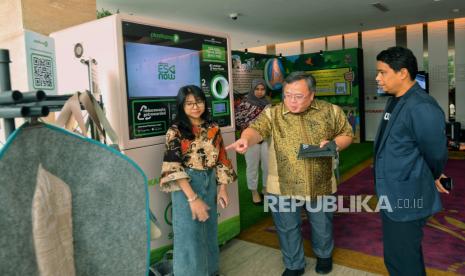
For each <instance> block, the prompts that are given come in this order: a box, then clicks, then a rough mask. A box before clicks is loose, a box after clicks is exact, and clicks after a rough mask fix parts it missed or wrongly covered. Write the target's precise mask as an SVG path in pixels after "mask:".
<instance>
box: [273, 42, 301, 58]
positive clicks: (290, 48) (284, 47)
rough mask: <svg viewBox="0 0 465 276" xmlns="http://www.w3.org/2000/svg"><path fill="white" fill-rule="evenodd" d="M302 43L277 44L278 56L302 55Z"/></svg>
mask: <svg viewBox="0 0 465 276" xmlns="http://www.w3.org/2000/svg"><path fill="white" fill-rule="evenodd" d="M301 53H302V51H301V50H300V41H293V42H287V43H279V44H276V55H277V56H278V55H279V54H282V55H283V56H294V55H300V54H301Z"/></svg>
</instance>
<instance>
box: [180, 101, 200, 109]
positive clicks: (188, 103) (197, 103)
mask: <svg viewBox="0 0 465 276" xmlns="http://www.w3.org/2000/svg"><path fill="white" fill-rule="evenodd" d="M194 105H195V106H196V107H198V108H200V107H204V106H205V102H202V101H198V102H185V103H184V106H185V107H188V108H194Z"/></svg>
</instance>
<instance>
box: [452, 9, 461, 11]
mask: <svg viewBox="0 0 465 276" xmlns="http://www.w3.org/2000/svg"><path fill="white" fill-rule="evenodd" d="M459 11H460V9H453V10H452V12H459Z"/></svg>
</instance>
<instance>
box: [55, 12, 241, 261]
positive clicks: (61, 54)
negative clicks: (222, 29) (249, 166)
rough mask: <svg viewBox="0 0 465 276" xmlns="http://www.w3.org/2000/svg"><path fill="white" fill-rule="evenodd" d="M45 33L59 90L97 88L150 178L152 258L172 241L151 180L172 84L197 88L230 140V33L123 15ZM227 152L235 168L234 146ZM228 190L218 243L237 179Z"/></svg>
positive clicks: (166, 208)
mask: <svg viewBox="0 0 465 276" xmlns="http://www.w3.org/2000/svg"><path fill="white" fill-rule="evenodd" d="M51 36H52V37H53V38H54V39H55V49H56V50H55V51H56V62H57V75H58V91H59V92H60V93H71V92H73V91H84V90H89V89H92V91H93V92H94V93H95V94H100V95H101V99H102V102H103V106H104V109H105V111H106V114H107V117H108V119H109V121H110V123H111V125H112V127H113V128H114V129H115V131H116V132H117V134H118V136H119V147H120V149H121V150H122V151H123V153H124V154H126V155H127V156H129V157H130V158H131V159H133V160H134V161H135V162H136V163H137V164H138V165H139V166H140V167H141V168H142V169H143V170H144V172H145V174H146V175H147V177H148V179H149V192H150V207H151V209H152V211H153V212H154V214H155V216H156V218H157V220H158V222H159V224H160V226H161V227H160V228H161V231H162V237H161V238H159V239H156V240H153V241H152V242H151V248H152V256H157V253H160V252H163V251H164V250H166V248H167V247H169V246H171V244H172V239H173V232H172V228H171V202H170V196H169V194H165V193H163V192H161V191H160V189H159V186H158V182H159V179H160V172H161V164H162V159H163V153H164V149H165V144H164V143H165V133H166V131H167V129H168V127H169V126H170V125H171V123H172V121H173V119H174V118H175V116H176V99H175V97H176V94H177V92H178V89H179V88H180V87H181V86H184V85H187V84H195V85H198V86H200V87H201V88H202V90H203V91H204V93H205V95H206V97H207V108H208V109H209V110H210V114H211V115H212V117H213V120H214V121H216V122H217V123H218V124H219V125H220V126H221V132H222V135H223V138H224V142H225V144H226V145H228V144H230V143H232V142H233V141H234V140H235V138H234V117H233V116H234V114H233V109H232V108H233V107H232V104H233V96H232V93H231V92H232V91H233V90H232V87H231V83H230V80H231V79H232V78H231V63H230V60H231V57H230V44H229V43H230V42H229V38H228V36H227V35H225V34H221V33H216V32H212V31H206V30H197V29H195V30H194V29H192V28H191V27H187V26H182V25H174V24H171V23H170V24H167V23H163V22H159V21H157V20H152V19H147V18H140V17H134V16H129V15H123V14H117V15H113V16H109V17H105V18H102V19H99V20H96V21H92V22H88V23H85V24H82V25H78V26H75V27H71V28H68V29H65V30H62V31H59V32H55V33H53V34H51ZM86 63H87V64H86ZM88 66H90V67H91V68H90V69H91V70H89V67H88ZM89 79H91V80H92V81H91V82H89ZM228 155H229V157H230V159H231V160H232V162H233V165H234V167H235V168H237V167H236V156H235V154H234V152H228ZM128 192H130V191H128ZM228 192H229V194H230V199H231V205H230V206H229V207H228V208H226V209H221V208H219V214H218V216H219V227H218V231H219V242H220V244H221V243H224V242H225V241H227V240H229V239H231V238H233V237H234V236H236V235H237V234H238V233H239V230H240V226H239V203H238V189H237V183H234V184H233V185H230V186H229V187H228ZM220 209H221V210H220Z"/></svg>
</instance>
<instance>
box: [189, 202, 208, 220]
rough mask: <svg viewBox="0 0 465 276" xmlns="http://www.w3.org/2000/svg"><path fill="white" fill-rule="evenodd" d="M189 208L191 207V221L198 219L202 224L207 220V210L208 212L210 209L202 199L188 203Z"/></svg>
mask: <svg viewBox="0 0 465 276" xmlns="http://www.w3.org/2000/svg"><path fill="white" fill-rule="evenodd" d="M189 206H190V207H191V212H192V219H193V220H196V219H198V220H199V221H201V222H204V221H206V220H207V219H208V218H209V215H208V210H210V207H208V205H207V204H206V203H205V202H203V200H202V199H200V198H197V199H196V200H194V201H192V202H189Z"/></svg>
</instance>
